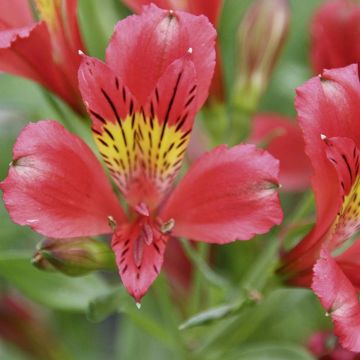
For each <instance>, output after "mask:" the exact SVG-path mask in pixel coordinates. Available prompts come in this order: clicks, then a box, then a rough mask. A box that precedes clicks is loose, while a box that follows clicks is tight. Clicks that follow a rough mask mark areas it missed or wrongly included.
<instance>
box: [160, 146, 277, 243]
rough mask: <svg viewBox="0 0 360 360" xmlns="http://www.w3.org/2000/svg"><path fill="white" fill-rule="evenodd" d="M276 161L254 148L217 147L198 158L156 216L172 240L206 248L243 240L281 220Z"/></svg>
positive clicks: (262, 231) (263, 231) (265, 230)
mask: <svg viewBox="0 0 360 360" xmlns="http://www.w3.org/2000/svg"><path fill="white" fill-rule="evenodd" d="M278 166H279V165H278V161H277V160H275V159H274V158H273V157H272V156H271V155H269V154H268V153H267V152H265V151H263V150H260V149H256V147H255V146H254V145H239V146H235V147H233V148H230V149H229V148H227V147H226V146H219V147H217V148H216V149H214V150H212V151H211V152H208V153H206V154H205V155H203V156H201V157H200V158H199V159H198V160H197V161H196V162H195V163H194V164H193V165H192V167H191V168H190V169H189V171H188V172H187V174H186V175H185V177H184V178H183V179H182V180H181V181H180V183H179V185H178V186H177V187H176V189H175V190H174V192H173V193H172V194H171V196H170V199H169V200H168V202H167V203H166V204H165V207H164V209H163V210H162V211H161V214H160V216H161V218H162V219H163V220H167V219H169V218H173V219H174V220H175V227H174V229H173V232H172V233H173V235H175V236H184V237H187V238H191V239H193V240H200V241H206V242H210V243H227V242H230V241H234V240H236V239H239V240H247V239H250V238H251V237H253V236H254V235H255V234H262V233H265V232H267V231H268V230H269V229H270V228H271V227H272V226H273V225H275V224H279V223H280V222H281V220H282V211H281V208H280V203H279V197H278V194H277V191H276V188H277V186H278V179H277V177H278V171H279V169H278Z"/></svg>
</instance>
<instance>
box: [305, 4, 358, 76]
mask: <svg viewBox="0 0 360 360" xmlns="http://www.w3.org/2000/svg"><path fill="white" fill-rule="evenodd" d="M359 22H360V5H359V4H358V3H356V2H355V1H351V0H330V1H324V3H323V4H322V5H321V6H320V8H319V9H318V11H317V12H316V14H315V16H314V19H313V21H312V26H311V60H312V65H313V69H314V71H315V72H316V73H320V72H321V71H322V70H323V69H331V68H339V67H343V66H346V65H350V64H353V63H360V42H359V40H358V39H359V37H360V28H359Z"/></svg>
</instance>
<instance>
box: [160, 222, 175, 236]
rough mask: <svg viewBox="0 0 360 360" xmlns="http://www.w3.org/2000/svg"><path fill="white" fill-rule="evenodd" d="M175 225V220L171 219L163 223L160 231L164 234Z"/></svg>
mask: <svg viewBox="0 0 360 360" xmlns="http://www.w3.org/2000/svg"><path fill="white" fill-rule="evenodd" d="M174 226H175V220H174V219H169V220H168V221H167V222H166V223H163V224H162V225H161V226H160V232H161V233H163V234H167V233H169V232H170V231H171V230H172V229H173V228H174Z"/></svg>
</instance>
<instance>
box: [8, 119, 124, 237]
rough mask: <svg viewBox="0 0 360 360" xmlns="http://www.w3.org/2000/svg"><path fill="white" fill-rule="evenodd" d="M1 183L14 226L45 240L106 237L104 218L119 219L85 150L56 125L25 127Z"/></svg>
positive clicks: (45, 123)
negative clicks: (29, 228) (27, 229)
mask: <svg viewBox="0 0 360 360" xmlns="http://www.w3.org/2000/svg"><path fill="white" fill-rule="evenodd" d="M13 157H14V161H13V163H12V165H11V166H10V169H9V175H8V177H7V178H6V179H5V180H4V181H3V182H2V183H1V189H2V190H3V198H4V203H5V206H6V208H7V210H8V212H9V213H10V216H11V218H12V219H13V221H14V222H16V223H18V224H20V225H29V226H30V227H31V228H32V229H34V230H35V231H37V232H39V233H40V234H43V235H45V236H49V237H55V238H67V237H80V236H92V235H98V234H103V233H110V232H111V229H110V227H109V225H108V216H112V217H113V218H114V219H115V220H117V221H123V219H124V214H123V211H122V209H121V207H120V206H119V203H118V201H117V199H116V197H115V195H114V193H113V192H112V189H111V186H110V183H109V182H108V181H107V179H106V177H105V174H104V172H103V170H102V168H101V166H100V164H99V162H98V161H97V159H96V157H95V156H94V155H93V153H92V152H91V150H90V149H89V147H88V146H87V145H86V144H85V143H84V142H83V141H82V140H81V139H80V138H79V137H77V136H75V135H72V134H70V133H69V132H68V131H67V130H65V129H64V127H63V126H61V125H60V124H58V123H57V122H55V121H41V122H39V123H36V124H30V125H28V126H26V127H25V129H24V130H23V131H22V132H21V134H20V135H19V137H18V139H17V141H16V144H15V146H14V150H13Z"/></svg>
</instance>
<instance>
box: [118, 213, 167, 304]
mask: <svg viewBox="0 0 360 360" xmlns="http://www.w3.org/2000/svg"><path fill="white" fill-rule="evenodd" d="M166 242H167V237H166V236H165V235H162V234H161V233H160V232H159V231H158V230H157V229H156V226H154V224H152V223H151V221H149V220H148V219H147V218H145V217H144V218H140V219H139V220H138V221H137V222H136V223H134V224H128V225H123V226H121V227H119V228H118V229H117V231H116V232H115V233H114V235H113V238H112V248H113V250H114V252H115V256H116V263H117V266H118V269H119V274H120V277H121V279H122V282H123V284H124V286H125V287H126V289H127V291H128V292H129V293H130V294H131V295H132V296H133V297H134V299H135V300H136V301H137V302H140V300H141V298H142V297H143V296H144V295H145V293H146V292H147V290H148V289H149V287H150V285H151V284H152V283H153V282H154V280H155V279H156V278H157V276H158V275H159V273H160V270H161V267H162V264H163V259H164V252H165V246H166Z"/></svg>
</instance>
